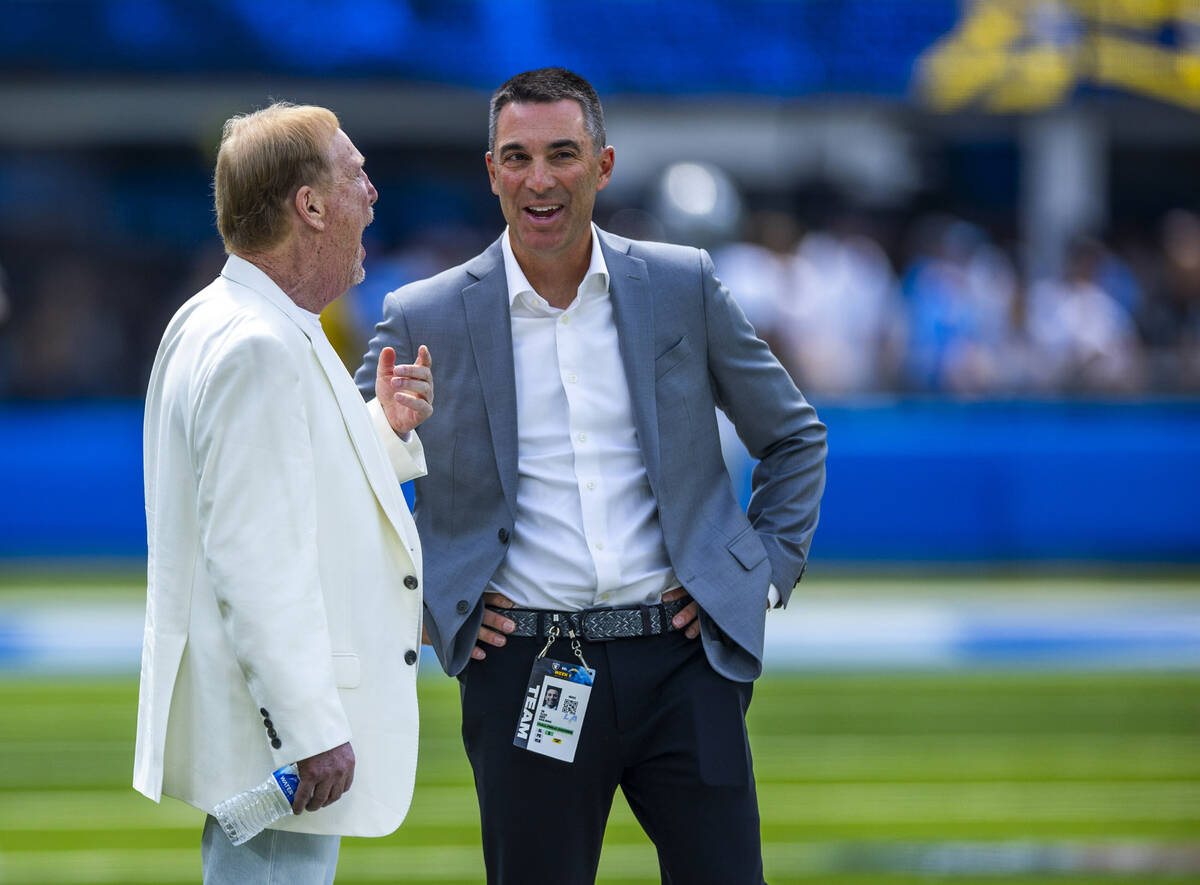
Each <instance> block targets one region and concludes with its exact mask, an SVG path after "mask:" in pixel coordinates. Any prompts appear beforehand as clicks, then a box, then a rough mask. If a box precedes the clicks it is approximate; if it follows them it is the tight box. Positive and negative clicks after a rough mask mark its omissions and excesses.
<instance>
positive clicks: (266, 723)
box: [263, 719, 275, 728]
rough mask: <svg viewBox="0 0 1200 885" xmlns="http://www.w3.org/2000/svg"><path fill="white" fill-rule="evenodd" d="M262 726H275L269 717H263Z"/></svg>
mask: <svg viewBox="0 0 1200 885" xmlns="http://www.w3.org/2000/svg"><path fill="white" fill-rule="evenodd" d="M263 727H264V728H274V727H275V723H274V722H272V721H271V720H270V719H264V720H263Z"/></svg>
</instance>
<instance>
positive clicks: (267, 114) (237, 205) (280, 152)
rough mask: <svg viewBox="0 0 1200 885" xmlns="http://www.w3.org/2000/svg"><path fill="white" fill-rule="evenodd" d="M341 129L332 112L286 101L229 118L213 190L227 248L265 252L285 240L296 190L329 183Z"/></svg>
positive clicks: (218, 159)
mask: <svg viewBox="0 0 1200 885" xmlns="http://www.w3.org/2000/svg"><path fill="white" fill-rule="evenodd" d="M339 128H340V126H339V123H338V118H337V116H336V115H335V114H334V113H333V111H330V110H328V109H327V108H320V107H314V106H312V105H294V104H291V103H289V102H286V101H280V102H276V103H275V104H272V105H271V106H270V107H267V108H263V109H262V110H260V111H254V112H253V113H250V114H242V115H240V116H236V117H231V118H230V119H228V120H226V121H225V127H224V129H223V130H222V132H221V149H220V150H219V151H218V152H217V169H216V173H215V174H214V176H213V195H214V202H215V204H216V210H217V229H218V230H219V231H220V232H221V239H222V240H224V241H225V251H226V252H231V253H239V252H262V251H266V250H268V249H271V248H273V247H275V246H277V245H279V243H280V242H282V241H283V239H284V237H285V236H286V235H287V231H288V217H289V214H288V213H289V209H290V206H291V203H292V200H293V199H294V198H295V196H296V191H297V190H299V189H300V188H301V187H302V186H303V185H306V184H307V185H310V186H312V187H318V188H323V187H325V186H327V185H328V184H329V183H330V180H331V178H332V170H331V166H330V157H329V146H330V144H331V142H332V141H333V137H334V135H336V134H337V131H338V129H339Z"/></svg>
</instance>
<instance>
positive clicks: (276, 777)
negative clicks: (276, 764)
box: [213, 762, 300, 845]
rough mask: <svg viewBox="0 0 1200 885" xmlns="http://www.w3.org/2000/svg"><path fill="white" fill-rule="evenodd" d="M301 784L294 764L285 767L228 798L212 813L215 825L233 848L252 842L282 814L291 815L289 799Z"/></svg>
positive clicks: (294, 794)
mask: <svg viewBox="0 0 1200 885" xmlns="http://www.w3.org/2000/svg"><path fill="white" fill-rule="evenodd" d="M299 783H300V771H299V769H297V768H296V763H294V762H293V763H292V764H291V765H285V766H284V767H283V768H280V769H279V770H277V771H273V772H271V776H270V777H269V778H267V779H266V780H265V781H263V782H262V783H261V784H259V785H258V786H257V787H253V788H251V789H249V790H246V791H245V792H244V793H238V794H237V795H236V796H231V797H230V798H228V799H226V800H225V801H224V802H220V803H218V804H217V807H216V808H214V809H213V813H214V814H215V815H216V818H217V823H219V824H220V825H221V829H223V830H224V831H225V834H226V835H227V836H229V841H230V842H232V843H233V844H234V845H241V844H242V843H243V842H246V841H248V840H250V839H253V838H254V837H255V836H257V835H258V834H259V833H261V832H262V831H263V830H265V829H266V828H267V827H269V826H270V825H271V824H273V823H275V821H277V820H279V819H280V818H281V817H283V816H284V815H285V814H291V812H292V799H293V798H295V796H296V787H297V786H298V785H299Z"/></svg>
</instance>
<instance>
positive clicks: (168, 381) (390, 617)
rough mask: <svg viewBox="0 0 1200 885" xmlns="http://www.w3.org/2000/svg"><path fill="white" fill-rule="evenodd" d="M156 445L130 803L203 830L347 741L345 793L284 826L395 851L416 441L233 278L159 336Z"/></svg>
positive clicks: (406, 700) (244, 268) (257, 293)
mask: <svg viewBox="0 0 1200 885" xmlns="http://www.w3.org/2000/svg"><path fill="white" fill-rule="evenodd" d="M144 445H145V450H144V458H145V486H146V524H147V537H148V546H149V561H148V588H147V605H146V633H145V643H144V647H143V652H142V674H141V688H140V695H139V700H138V731H137V749H136V753H135V759H134V778H133V783H134V786H135V787H136V788H137V789H138V790H139V791H141V792H142V793H144V794H146V795H147V796H149V797H150V798H152V799H154V800H155V801H158V800H159V799H160V797H161V796H162V795H163V794H166V795H168V796H174V797H176V798H179V799H182V800H183V801H184V802H187V803H188V804H190V805H194V806H196V807H197V808H200V809H203V810H204V811H207V812H211V811H212V809H213V806H215V805H216V804H217V803H218V802H220V801H221V800H222V799H225V798H228V797H229V796H232V795H234V794H235V793H237V792H239V791H241V790H244V789H247V788H248V787H252V786H254V785H256V784H258V783H261V782H262V781H263V780H264V779H265V778H266V777H267V776H268V775H269V774H270V772H271V771H272V770H273V769H276V768H279V767H280V766H282V765H286V764H287V763H289V762H294V761H297V760H299V759H304V758H306V757H309V756H312V755H314V754H316V753H320V752H323V751H325V750H328V749H331V748H333V747H336V746H338V745H340V744H342V743H344V742H346V741H351V742H352V745H353V748H354V753H355V756H356V761H357V765H356V769H355V777H354V784H353V787H352V789H351V790H350V791H349V792H348V793H346V794H345V795H344V796H343V797H342V798H341V799H340V800H339V801H337V802H335V803H334V804H333V805H330V806H329V807H327V808H324V809H322V810H320V811H318V812H314V813H309V812H305V813H303V814H301V815H299V816H293V815H288V816H287V817H285V818H283V819H282V820H281V821H279V822H278V823H277V824H276V825H275V827H276V828H278V829H286V830H294V831H300V832H308V833H329V834H341V835H354V836H379V835H384V834H386V833H389V832H391V831H392V830H394V829H395V828H396V827H397V826H399V824H400V822H401V821H402V820H403V819H404V815H405V813H406V812H407V810H408V805H409V802H410V800H411V797H412V786H413V776H414V772H415V767H416V757H417V697H416V674H417V667H416V655H418V654H419V652H420V649H421V594H422V589H421V586H420V585H421V553H420V546H419V541H418V538H417V531H416V527H415V525H414V524H413V520H412V516H411V515H410V514H409V511H408V507H407V505H406V503H405V501H404V498H403V496H402V494H401V492H400V485H399V483H398V482H397V479H400V480H402V481H403V480H405V479H408V478H410V477H413V476H419V475H422V474H424V472H425V460H424V455H423V452H422V449H421V445H420V442H419V441H418V440H417V438H416V434H415V433H414V434H412V436H411V438H410V440H409V442H408V443H407V444H403V443H401V442H400V440H399V439H398V438H397V437H396V436H395V434H393V433H392V431H391V429H390V428H389V427H388V426H387V422H386V419H385V418H383V415H382V411H381V410H380V409H379V408H378V407H377V406H375V407H374V409H373V413H369V412H368V409H367V408H366V407H364V405H363V401H362V398H361V397H360V396H359V394H358V392H357V391H356V390H355V388H354V384H353V383H352V382H351V380H350V376H349V375H348V374H347V372H346V370H345V368H344V367H343V365H342V363H341V362H340V361H339V359H338V357H337V355H336V354H335V353H334V351H333V348H332V347H331V346H330V344H329V342H328V340H327V339H326V338H325V336H324V334H323V333H322V332H321V331H320V328H319V326H317V325H316V324H315V323H313V322H312V317H311V314H306V312H304V311H302V310H301V309H300V308H299V307H297V306H296V305H295V303H294V302H292V300H291V299H290V298H288V297H287V296H286V295H285V294H284V293H283V291H282V290H281V289H280V288H279V287H278V286H276V285H275V283H274V282H272V280H271V279H270V278H269V277H268V276H267V275H266V274H265V273H263V272H262V271H261V270H259V269H258V268H257V267H255V266H254V265H253V264H250V263H249V262H247V261H244V260H242V259H241V258H237V257H231V258H230V259H229V261H228V262H227V263H226V265H225V268H224V270H223V271H222V272H221V276H220V277H218V278H217V280H216V281H214V282H213V283H212V284H211V285H209V286H208V287H206V288H205V289H203V290H202V291H201V292H199V293H198V294H197V295H195V296H194V297H193V298H191V299H190V300H189V301H188V302H187V303H186V304H184V306H183V307H182V308H180V310H179V312H178V313H177V314H176V315H175V317H174V318H173V319H172V320H171V322H170V324H169V325H168V326H167V330H166V332H165V333H164V335H163V339H162V343H161V345H160V346H159V349H158V354H157V356H156V358H155V361H154V368H153V371H152V374H151V378H150V385H149V390H148V391H147V395H146V423H145V428H144ZM265 720H269V723H268V722H266V721H265ZM268 729H270V731H268Z"/></svg>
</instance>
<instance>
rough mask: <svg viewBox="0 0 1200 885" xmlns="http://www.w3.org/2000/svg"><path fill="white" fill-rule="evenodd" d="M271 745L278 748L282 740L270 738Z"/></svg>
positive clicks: (281, 744)
mask: <svg viewBox="0 0 1200 885" xmlns="http://www.w3.org/2000/svg"><path fill="white" fill-rule="evenodd" d="M271 746H272V747H274V748H275V749H276V750H278V749H279V748H280V747H282V746H283V741H281V740H280V739H279V738H271Z"/></svg>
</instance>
